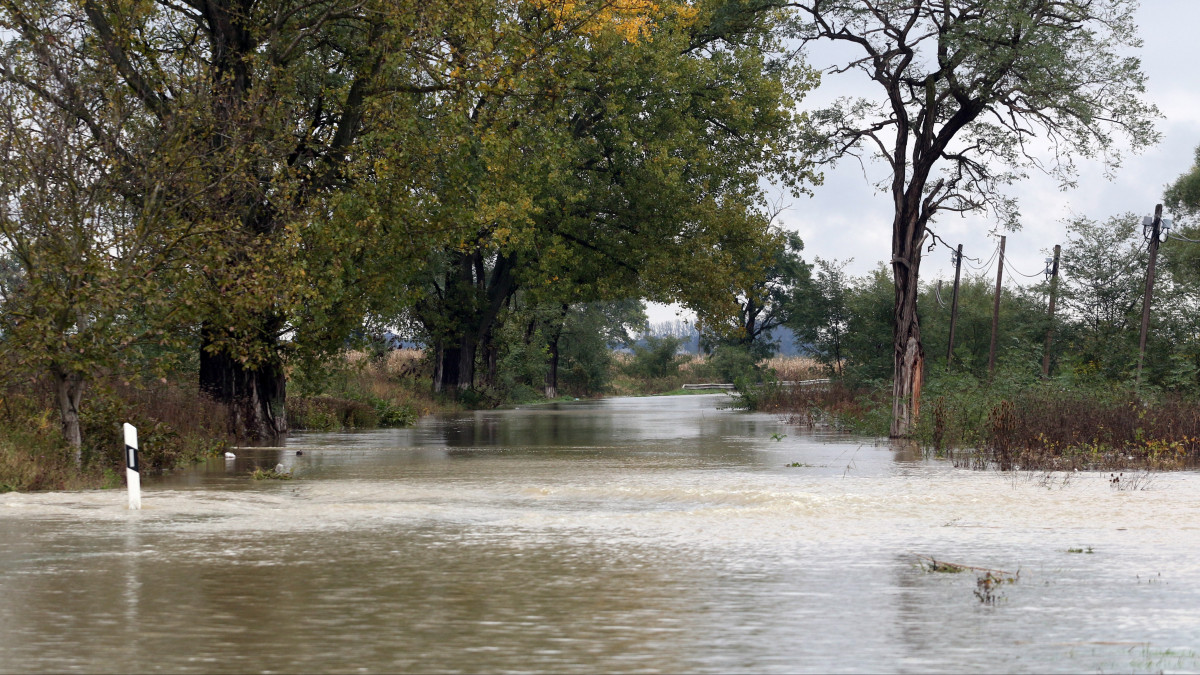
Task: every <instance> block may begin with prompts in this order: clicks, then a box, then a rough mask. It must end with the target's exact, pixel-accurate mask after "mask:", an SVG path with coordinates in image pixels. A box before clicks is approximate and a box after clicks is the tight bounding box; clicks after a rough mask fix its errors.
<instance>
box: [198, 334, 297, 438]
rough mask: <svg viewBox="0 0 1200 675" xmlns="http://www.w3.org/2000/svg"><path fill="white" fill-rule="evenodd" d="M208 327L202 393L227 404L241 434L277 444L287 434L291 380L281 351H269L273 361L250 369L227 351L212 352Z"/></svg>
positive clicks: (203, 349)
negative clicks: (209, 346)
mask: <svg viewBox="0 0 1200 675" xmlns="http://www.w3.org/2000/svg"><path fill="white" fill-rule="evenodd" d="M208 330H209V329H208V328H207V327H205V328H203V329H202V331H201V332H202V333H203V334H204V337H203V338H202V345H201V349H200V390H201V391H203V392H204V393H205V394H208V395H209V396H211V397H212V398H213V400H215V401H217V402H219V403H222V404H224V405H225V406H226V407H227V408H228V409H229V413H230V427H231V429H232V431H233V432H234V433H236V434H238V435H245V436H248V437H250V438H257V439H259V440H266V441H273V440H276V439H278V438H279V437H280V436H282V435H284V434H286V433H287V430H288V425H287V413H286V404H287V377H286V375H285V374H284V370H283V362H282V360H281V359H280V358H279V356H278V354H279V350H278V349H277V348H273V349H270V350H269V354H270V355H271V356H270V357H269V360H268V361H266V362H265V363H263V364H261V365H259V366H258V367H257V368H254V369H250V368H247V367H246V366H245V364H243V363H242V362H241V361H239V360H237V359H235V358H233V357H231V356H230V355H228V354H226V353H224V352H218V353H215V354H214V353H210V352H209V350H208V349H207V346H208V345H209V344H211V343H210V340H209V337H208Z"/></svg>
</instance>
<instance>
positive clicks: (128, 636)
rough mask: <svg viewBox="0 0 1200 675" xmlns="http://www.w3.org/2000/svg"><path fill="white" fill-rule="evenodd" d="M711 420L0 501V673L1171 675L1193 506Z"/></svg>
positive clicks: (584, 430) (371, 438)
mask: <svg viewBox="0 0 1200 675" xmlns="http://www.w3.org/2000/svg"><path fill="white" fill-rule="evenodd" d="M724 400H725V397H724V396H723V395H719V396H691V397H674V398H636V399H635V398H627V399H609V400H604V401H587V402H578V403H568V404H554V405H543V406H533V407H528V408H523V409H516V410H504V411H488V412H478V413H468V414H465V415H463V416H459V417H455V418H449V419H429V420H424V421H423V422H422V423H421V424H420V425H419V426H418V427H416V428H415V429H406V430H381V431H374V432H362V433H335V434H296V435H294V436H292V437H291V438H290V439H289V441H288V447H287V448H283V449H255V450H239V451H237V454H238V457H237V459H236V460H232V461H225V460H215V461H214V462H212V463H211V464H210V465H208V466H205V467H202V468H201V469H198V470H195V471H191V472H188V473H185V474H180V475H175V476H169V477H163V478H150V479H147V480H145V481H144V483H143V486H144V492H143V497H142V502H143V509H144V510H142V511H140V512H131V511H128V510H126V509H125V495H124V492H123V491H101V492H83V493H49V494H33V495H28V494H5V495H0V542H4V543H3V545H2V546H0V672H14V673H16V672H111V671H122V672H158V671H172V672H267V671H271V672H301V671H303V672H312V671H336V672H380V671H382V672H404V671H408V672H481V671H486V672H588V673H591V672H598V671H621V672H681V671H688V672H798V671H815V672H829V671H843V672H845V671H868V672H908V671H920V672H929V671H953V672H963V671H976V672H978V671H986V672H994V671H1018V672H1019V671H1030V672H1046V671H1068V672H1079V671H1104V672H1111V671H1117V672H1159V671H1197V670H1200V656H1198V652H1200V532H1198V527H1200V474H1197V473H1190V472H1189V473H1164V474H1157V475H1154V476H1152V477H1150V478H1149V479H1141V484H1139V485H1136V486H1131V485H1130V483H1131V482H1132V481H1131V479H1132V478H1134V477H1132V476H1126V477H1125V483H1124V485H1125V487H1127V488H1128V487H1138V488H1145V489H1115V488H1114V486H1112V485H1111V484H1110V483H1109V476H1108V475H1107V474H1098V473H1096V474H1072V475H1069V476H1067V475H1062V474H1058V475H1040V474H1035V475H1030V474H1019V473H1018V474H1000V473H996V472H972V471H969V470H964V469H956V468H954V467H952V466H950V465H949V464H947V463H943V462H936V461H927V460H923V459H921V458H920V457H918V456H915V455H914V454H913V453H912V452H911V451H907V450H899V449H894V448H893V447H891V446H889V445H888V444H887V443H886V442H883V441H876V440H874V439H862V438H852V437H846V436H840V435H834V434H829V433H808V432H805V431H802V430H800V429H797V428H795V427H787V426H785V425H782V424H781V423H780V422H779V421H778V420H777V419H776V418H775V417H774V416H771V415H759V414H746V413H741V412H734V411H728V410H723V409H720V407H719V406H720V404H721V403H722V402H723V401H724ZM298 453H300V454H298ZM276 463H283V464H284V465H285V467H286V468H287V469H289V470H290V471H291V472H292V474H293V475H294V480H290V481H254V480H251V479H250V478H249V477H248V474H249V473H250V471H251V470H252V469H254V468H256V467H273V466H275V464H276ZM920 556H929V557H932V558H935V559H937V560H939V561H949V562H953V563H958V564H960V565H969V566H974V567H980V568H989V569H995V570H1003V571H1004V572H1006V573H1008V574H1007V575H1006V576H1013V577H1016V582H1015V583H1011V584H1001V585H1000V586H998V587H996V588H995V589H994V597H993V600H994V602H990V603H984V602H981V601H980V599H979V597H978V596H977V591H979V590H980V587H979V586H978V578H979V575H980V574H983V572H982V571H976V570H966V571H963V572H959V573H947V572H931V571H928V568H927V566H925V565H923V564H922V560H923V559H922V558H921V557H920Z"/></svg>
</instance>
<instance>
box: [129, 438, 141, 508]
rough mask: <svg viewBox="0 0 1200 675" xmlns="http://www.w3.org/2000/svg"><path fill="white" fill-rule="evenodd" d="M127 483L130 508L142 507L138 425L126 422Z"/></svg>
mask: <svg viewBox="0 0 1200 675" xmlns="http://www.w3.org/2000/svg"><path fill="white" fill-rule="evenodd" d="M125 484H126V485H127V486H128V487H129V509H130V510H132V511H139V510H141V508H142V474H140V473H138V444H137V427H134V426H133V425H132V424H130V423H128V422H126V423H125Z"/></svg>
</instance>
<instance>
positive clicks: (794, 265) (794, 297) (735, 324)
mask: <svg viewBox="0 0 1200 675" xmlns="http://www.w3.org/2000/svg"><path fill="white" fill-rule="evenodd" d="M773 234H775V235H776V236H777V237H778V239H779V240H780V241H778V242H776V241H774V240H773V239H772V240H768V241H766V242H764V248H767V246H775V248H774V250H773V253H771V250H772V249H770V248H767V252H768V253H770V255H769V258H768V259H769V262H768V263H767V264H766V265H765V267H764V268H763V270H762V273H761V274H760V275H759V276H758V277H757V278H755V279H753V280H752V282H751V283H750V284H749V285H748V286H747V287H745V288H743V289H741V290H740V291H739V292H738V293H737V305H738V312H737V314H736V315H734V316H732V317H730V318H729V319H728V320H726V321H725V322H723V323H720V324H716V325H711V326H710V327H709V328H708V329H707V330H706V331H705V333H704V335H702V336H701V346H703V347H705V348H706V349H712V348H713V347H718V348H719V347H720V346H727V347H732V348H736V349H738V350H740V351H742V352H745V353H747V354H748V355H749V358H752V359H754V360H759V359H764V358H767V357H769V356H771V355H772V354H773V353H774V352H775V350H776V349H777V348H778V345H777V344H774V343H772V342H771V341H770V333H771V331H773V330H775V329H776V328H779V327H780V326H784V325H788V324H790V323H793V322H795V321H796V320H797V319H798V317H799V316H800V315H801V314H803V313H804V312H805V311H806V310H807V309H808V308H809V306H810V305H812V304H814V301H815V299H816V297H817V296H818V294H817V292H816V288H815V286H814V285H813V281H812V270H811V268H810V267H809V265H808V264H807V263H805V262H804V259H803V258H801V257H800V251H802V250H803V249H804V243H803V242H802V241H801V240H800V236H799V235H798V234H796V233H795V232H775V233H773ZM721 377H722V378H725V377H726V376H724V375H722V376H721ZM722 381H724V382H732V381H733V378H732V377H729V378H728V379H722Z"/></svg>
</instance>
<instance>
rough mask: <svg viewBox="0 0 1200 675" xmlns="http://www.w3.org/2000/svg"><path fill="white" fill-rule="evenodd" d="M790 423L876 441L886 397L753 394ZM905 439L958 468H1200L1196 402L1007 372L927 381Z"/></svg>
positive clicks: (883, 424)
mask: <svg viewBox="0 0 1200 675" xmlns="http://www.w3.org/2000/svg"><path fill="white" fill-rule="evenodd" d="M758 407H759V409H761V410H771V411H776V412H779V413H781V414H783V415H785V416H786V420H787V421H788V422H789V423H791V424H799V425H804V426H814V425H830V426H834V427H837V428H842V429H846V430H849V431H853V432H856V433H863V434H869V435H886V434H887V430H888V420H889V416H890V413H891V399H890V391H888V390H884V389H869V388H863V389H850V388H848V387H846V386H845V385H844V384H842V383H834V384H833V385H832V386H830V387H822V388H813V389H792V390H788V389H775V390H771V391H768V392H766V393H764V394H762V400H761V402H760V404H759V406H758ZM914 440H916V441H917V442H918V443H920V445H921V446H922V447H923V448H924V449H925V450H926V452H927V453H928V454H929V455H931V456H937V457H945V458H948V459H950V460H952V461H954V462H955V464H957V465H959V466H969V467H973V468H996V469H1000V470H1011V469H1018V468H1019V469H1031V470H1075V469H1078V470H1088V469H1091V470H1126V469H1131V470H1133V469H1136V470H1161V469H1180V468H1186V467H1193V466H1196V465H1197V464H1198V463H1200V401H1197V400H1196V399H1195V398H1193V397H1187V396H1182V395H1179V394H1164V393H1158V392H1153V391H1147V390H1143V391H1142V392H1140V394H1139V393H1135V392H1134V391H1133V390H1132V389H1131V388H1128V387H1117V386H1090V387H1089V386H1080V385H1078V384H1073V385H1068V384H1067V383H1065V382H1063V381H1056V380H1050V381H1046V382H1043V381H1039V380H1034V379H1029V378H1022V377H1017V376H1012V375H1011V374H1010V375H1007V376H1003V375H1001V376H998V377H997V378H996V380H995V381H993V382H990V383H989V382H985V381H978V380H976V379H975V378H972V377H970V376H965V375H964V376H949V377H946V376H943V377H936V378H933V379H932V380H931V381H930V382H929V383H928V384H927V386H926V389H925V393H924V396H923V401H922V406H921V417H920V419H919V422H918V424H917V429H916V433H915V434H914Z"/></svg>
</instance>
